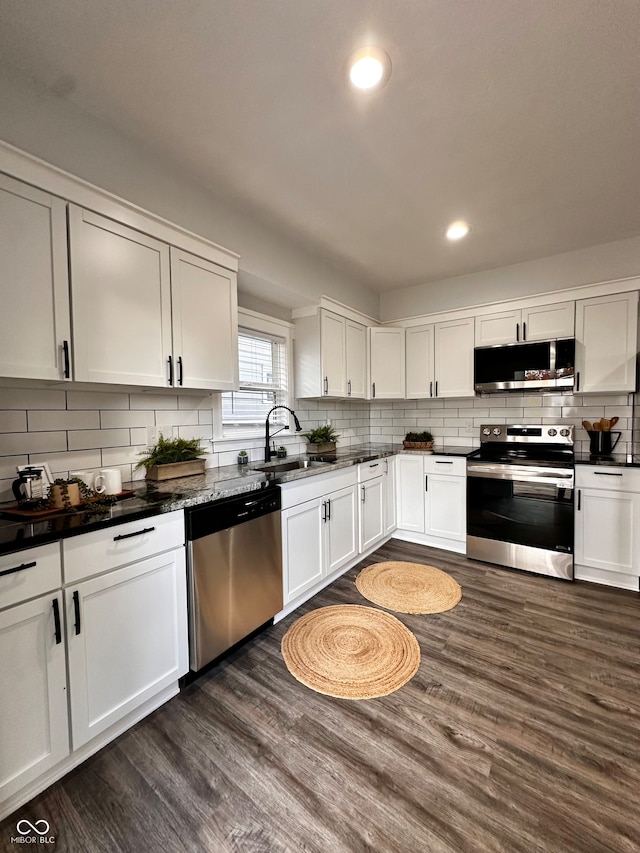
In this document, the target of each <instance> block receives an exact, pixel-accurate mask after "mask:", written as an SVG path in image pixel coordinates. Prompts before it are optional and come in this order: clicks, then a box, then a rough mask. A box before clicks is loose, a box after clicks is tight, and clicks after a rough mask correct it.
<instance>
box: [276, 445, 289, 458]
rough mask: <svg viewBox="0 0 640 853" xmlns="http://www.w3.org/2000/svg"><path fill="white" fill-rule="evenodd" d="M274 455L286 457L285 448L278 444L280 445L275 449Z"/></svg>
mask: <svg viewBox="0 0 640 853" xmlns="http://www.w3.org/2000/svg"><path fill="white" fill-rule="evenodd" d="M276 457H277V458H278V459H286V458H287V448H286V447H283V446H282V445H280V447H279V448H278V449H277V450H276Z"/></svg>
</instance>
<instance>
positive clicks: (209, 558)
mask: <svg viewBox="0 0 640 853" xmlns="http://www.w3.org/2000/svg"><path fill="white" fill-rule="evenodd" d="M280 507H281V499H280V488H279V487H278V486H272V487H270V488H266V489H264V490H263V491H261V492H250V493H247V494H243V495H240V496H238V497H234V498H229V499H228V500H222V501H216V502H214V503H207V504H201V505H200V506H196V507H193V508H191V509H189V510H187V513H186V533H187V563H188V565H187V568H188V581H189V664H190V667H191V669H192V670H193V671H197V670H199V669H202V667H203V666H206V664H208V663H210V662H211V661H212V660H214V659H215V658H217V657H218V656H219V655H221V654H222V653H223V652H225V651H226V650H227V649H229V648H231V646H233V645H235V644H236V643H237V642H239V641H240V640H242V639H244V638H245V637H247V636H248V635H249V634H251V633H252V632H253V631H255V630H256V629H257V628H260V627H261V626H262V625H264V624H265V623H267V622H269V620H271V619H272V618H273V617H274V616H275V614H276V613H278V612H279V611H280V610H282V538H281V530H280Z"/></svg>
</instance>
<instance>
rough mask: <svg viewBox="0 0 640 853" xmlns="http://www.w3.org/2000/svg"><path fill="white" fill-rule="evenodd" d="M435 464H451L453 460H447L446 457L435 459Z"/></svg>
mask: <svg viewBox="0 0 640 853" xmlns="http://www.w3.org/2000/svg"><path fill="white" fill-rule="evenodd" d="M436 465H453V462H450V461H447V460H446V459H442V460H440V459H436Z"/></svg>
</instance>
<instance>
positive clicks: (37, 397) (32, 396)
mask: <svg viewBox="0 0 640 853" xmlns="http://www.w3.org/2000/svg"><path fill="white" fill-rule="evenodd" d="M65 393H66V392H65V391H50V390H48V389H40V388H0V409H1V410H3V411H5V410H6V409H25V410H26V409H64V408H65Z"/></svg>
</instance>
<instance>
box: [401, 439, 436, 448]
mask: <svg viewBox="0 0 640 853" xmlns="http://www.w3.org/2000/svg"><path fill="white" fill-rule="evenodd" d="M402 446H403V447H404V449H405V450H433V442H432V441H403V442H402Z"/></svg>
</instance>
